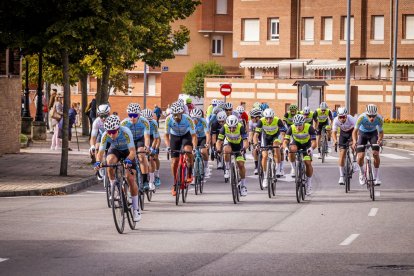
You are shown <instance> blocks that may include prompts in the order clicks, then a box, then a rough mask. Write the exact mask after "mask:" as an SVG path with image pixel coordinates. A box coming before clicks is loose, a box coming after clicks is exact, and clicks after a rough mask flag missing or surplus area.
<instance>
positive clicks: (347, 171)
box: [344, 151, 352, 193]
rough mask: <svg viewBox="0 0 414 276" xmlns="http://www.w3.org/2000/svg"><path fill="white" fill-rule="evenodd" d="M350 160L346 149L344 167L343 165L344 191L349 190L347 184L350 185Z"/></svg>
mask: <svg viewBox="0 0 414 276" xmlns="http://www.w3.org/2000/svg"><path fill="white" fill-rule="evenodd" d="M350 161H351V160H350V159H349V153H348V151H347V153H346V162H345V167H344V181H345V193H348V192H349V186H350V182H351V177H350V175H352V172H351V166H352V164H351V163H350Z"/></svg>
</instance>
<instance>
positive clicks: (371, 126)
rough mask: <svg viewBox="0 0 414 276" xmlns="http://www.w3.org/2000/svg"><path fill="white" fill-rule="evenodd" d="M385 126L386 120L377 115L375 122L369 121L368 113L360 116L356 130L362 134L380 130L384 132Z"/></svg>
mask: <svg viewBox="0 0 414 276" xmlns="http://www.w3.org/2000/svg"><path fill="white" fill-rule="evenodd" d="M383 124H384V120H383V119H382V117H381V116H380V115H377V116H376V117H375V119H374V121H373V122H372V123H371V122H370V121H369V119H368V115H367V114H366V113H362V114H361V115H359V117H358V119H357V121H356V123H355V128H357V129H359V131H362V132H372V131H376V130H378V132H383V129H382V125H383Z"/></svg>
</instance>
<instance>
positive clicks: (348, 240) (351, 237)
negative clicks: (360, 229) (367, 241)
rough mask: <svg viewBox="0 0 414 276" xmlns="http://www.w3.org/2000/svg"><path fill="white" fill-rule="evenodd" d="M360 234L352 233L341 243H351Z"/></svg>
mask: <svg viewBox="0 0 414 276" xmlns="http://www.w3.org/2000/svg"><path fill="white" fill-rule="evenodd" d="M358 236H359V234H352V235H350V236H349V237H348V238H346V239H345V240H344V241H343V242H341V243H340V244H339V245H350V244H351V243H352V242H353V241H354V240H355V239H356V238H358Z"/></svg>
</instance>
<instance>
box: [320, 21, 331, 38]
mask: <svg viewBox="0 0 414 276" xmlns="http://www.w3.org/2000/svg"><path fill="white" fill-rule="evenodd" d="M332 22H333V21H332V17H322V32H321V33H322V40H329V41H332Z"/></svg>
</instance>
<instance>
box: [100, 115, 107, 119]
mask: <svg viewBox="0 0 414 276" xmlns="http://www.w3.org/2000/svg"><path fill="white" fill-rule="evenodd" d="M108 117H109V116H108V115H99V118H101V119H106V118H108Z"/></svg>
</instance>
